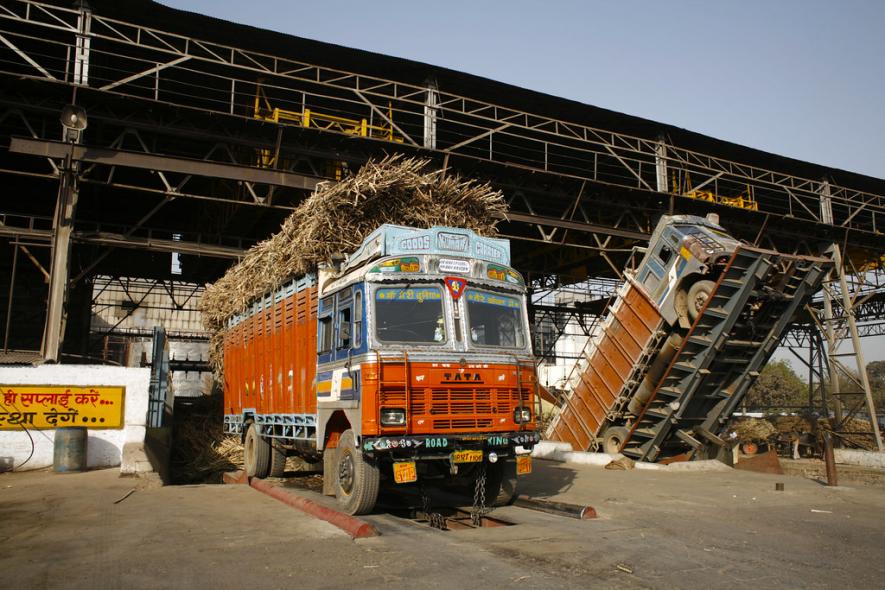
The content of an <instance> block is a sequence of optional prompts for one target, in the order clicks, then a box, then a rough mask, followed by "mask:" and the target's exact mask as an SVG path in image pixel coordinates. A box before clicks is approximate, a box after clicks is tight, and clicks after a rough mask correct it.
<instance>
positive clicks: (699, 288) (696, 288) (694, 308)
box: [688, 279, 716, 322]
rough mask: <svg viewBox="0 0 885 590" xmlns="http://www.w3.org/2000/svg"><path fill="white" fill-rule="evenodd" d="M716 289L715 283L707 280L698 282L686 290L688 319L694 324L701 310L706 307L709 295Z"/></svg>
mask: <svg viewBox="0 0 885 590" xmlns="http://www.w3.org/2000/svg"><path fill="white" fill-rule="evenodd" d="M715 288H716V283H714V282H713V281H709V280H706V279H705V280H703V281H698V282H696V283H695V284H694V285H692V286H691V288H690V289H689V290H688V317H689V318H691V321H692V322H694V321H695V320H696V319H697V318H698V316H699V315H700V314H701V310H702V309H704V306H705V305H707V299H709V298H710V293H712V292H713V289H715Z"/></svg>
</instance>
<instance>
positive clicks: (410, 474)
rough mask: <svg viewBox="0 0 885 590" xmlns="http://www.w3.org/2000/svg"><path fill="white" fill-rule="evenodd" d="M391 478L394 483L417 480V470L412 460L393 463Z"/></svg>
mask: <svg viewBox="0 0 885 590" xmlns="http://www.w3.org/2000/svg"><path fill="white" fill-rule="evenodd" d="M393 479H394V481H396V483H411V482H413V481H417V479H418V471H417V470H416V469H415V462H414V461H397V462H395V463H394V464H393Z"/></svg>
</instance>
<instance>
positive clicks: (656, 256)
mask: <svg viewBox="0 0 885 590" xmlns="http://www.w3.org/2000/svg"><path fill="white" fill-rule="evenodd" d="M673 259H674V256H673V248H672V247H671V246H670V245H669V244H668V243H667V241H666V240H661V243H660V244H659V245H658V246H656V247H655V249H654V250H653V251H652V254H651V256H649V257H648V263H647V264H646V265H645V269H643V271H642V273H641V275H640V277H639V282H641V283H642V284H643V286H644V287H645V292H646V293H648V294H649V295H650V296H651V298H652V299H654V300H657V298H658V295H659V294H660V291H661V290H662V289H665V288H666V286H667V282H666V280H664V277H666V276H667V271H668V270H669V267H670V265H671V264H673Z"/></svg>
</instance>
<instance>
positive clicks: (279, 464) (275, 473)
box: [268, 441, 286, 477]
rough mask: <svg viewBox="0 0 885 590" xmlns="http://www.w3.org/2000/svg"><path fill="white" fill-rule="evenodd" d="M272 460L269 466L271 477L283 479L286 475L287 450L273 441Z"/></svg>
mask: <svg viewBox="0 0 885 590" xmlns="http://www.w3.org/2000/svg"><path fill="white" fill-rule="evenodd" d="M268 446H269V447H270V460H269V464H268V476H269V477H283V475H284V474H285V473H286V450H285V449H283V448H282V447H280V446H279V443H277V442H274V441H271V442H270V444H269V445H268Z"/></svg>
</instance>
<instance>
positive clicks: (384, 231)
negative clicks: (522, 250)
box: [344, 224, 510, 270]
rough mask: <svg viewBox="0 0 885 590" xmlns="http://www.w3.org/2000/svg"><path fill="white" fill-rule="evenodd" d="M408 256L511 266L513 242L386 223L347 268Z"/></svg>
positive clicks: (467, 232) (462, 231)
mask: <svg viewBox="0 0 885 590" xmlns="http://www.w3.org/2000/svg"><path fill="white" fill-rule="evenodd" d="M406 254H446V255H450V256H464V257H468V258H475V259H478V260H483V261H485V262H493V263H495V264H501V265H504V266H509V265H510V242H509V241H507V240H501V239H497V238H486V237H482V236H478V235H477V234H476V233H474V232H473V231H471V230H469V229H462V228H453V227H431V228H430V229H416V228H413V227H403V226H400V225H387V224H385V225H382V226H381V227H379V228H378V229H376V230H375V231H373V232H372V233H371V234H369V237H367V238H366V239H365V240H364V241H363V243H362V245H360V247H359V248H358V249H357V250H356V251H355V252H354V253H353V254H351V255H350V256H349V257H348V258H347V263H346V264H345V265H344V268H345V270H350V269H353V268H356V267H358V266H361V265H362V264H365V263H366V262H368V261H370V260H374V259H376V258H379V257H381V256H398V255H406Z"/></svg>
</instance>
